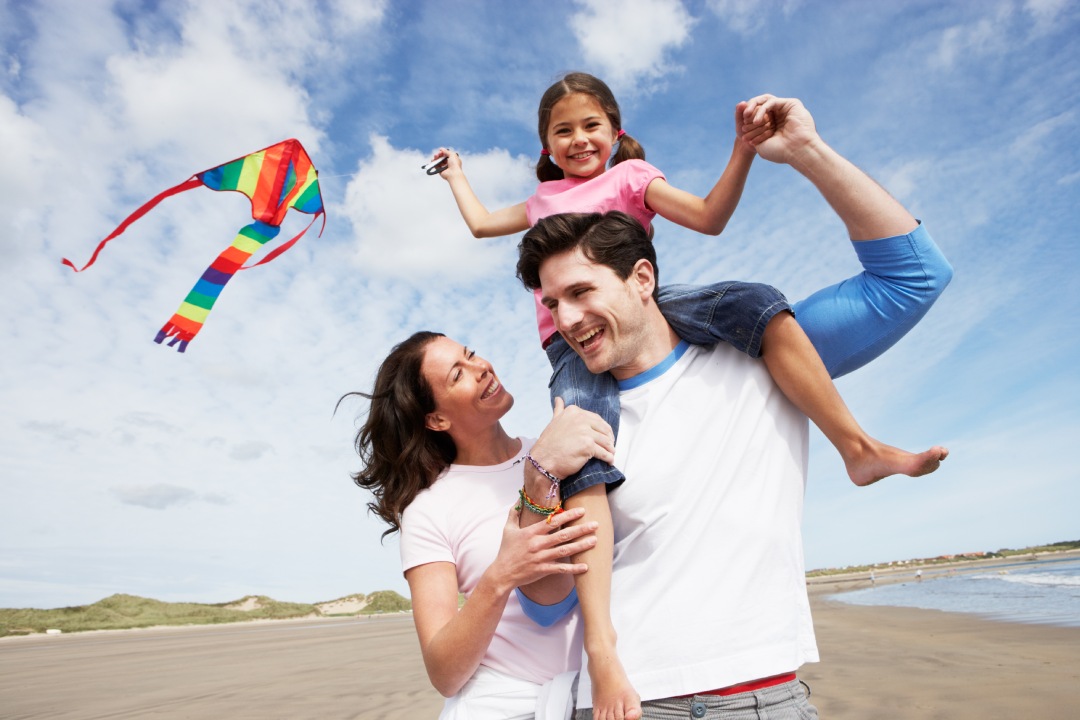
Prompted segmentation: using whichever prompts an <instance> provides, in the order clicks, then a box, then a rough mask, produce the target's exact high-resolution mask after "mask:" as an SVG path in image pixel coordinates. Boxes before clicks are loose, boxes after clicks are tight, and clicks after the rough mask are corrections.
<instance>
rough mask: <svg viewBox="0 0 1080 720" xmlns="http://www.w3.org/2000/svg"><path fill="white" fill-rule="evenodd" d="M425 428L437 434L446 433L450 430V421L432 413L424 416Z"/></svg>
mask: <svg viewBox="0 0 1080 720" xmlns="http://www.w3.org/2000/svg"><path fill="white" fill-rule="evenodd" d="M424 427H426V428H427V429H428V430H434V431H435V432H446V431H447V430H449V429H450V421H449V420H447V419H446V418H445V417H443V416H442V415H440V414H439V413H437V412H430V413H428V414H427V415H425V416H424Z"/></svg>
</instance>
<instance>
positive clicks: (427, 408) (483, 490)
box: [354, 332, 614, 719]
mask: <svg viewBox="0 0 1080 720" xmlns="http://www.w3.org/2000/svg"><path fill="white" fill-rule="evenodd" d="M369 397H370V398H371V409H370V411H369V413H368V416H367V419H366V421H365V422H364V424H363V426H362V427H361V429H360V431H359V432H358V434H357V437H356V448H357V451H358V452H359V454H360V456H361V458H362V459H363V461H364V468H363V469H362V470H361V471H360V472H358V473H356V475H355V476H354V479H355V481H356V483H357V484H358V485H360V486H361V487H364V488H367V489H369V490H371V491H372V492H373V493H374V495H375V500H374V502H372V503H370V507H371V509H372V510H374V511H375V513H376V514H377V515H379V517H381V518H382V519H383V520H385V521H386V522H387V523H388V524H389V525H390V529H389V530H387V533H392V532H395V531H400V532H401V555H402V565H403V569H404V571H405V578H406V580H407V581H408V583H409V590H410V592H411V594H412V601H413V617H414V621H415V623H416V631H417V634H418V635H419V639H420V647H421V651H422V653H423V657H424V664H425V666H426V667H427V671H428V676H429V677H430V679H431V682H432V684H433V685H434V686H435V688H436V689H437V690H438V691H439V692H440V693H441V694H442V695H443V696H445V697H447V698H448V700H447V703H446V706H445V708H444V710H443V713H442V715H441V716H440V717H442V718H464V717H468V718H488V717H490V718H523V719H524V718H532V717H534V714H535V715H536V717H538V718H539V717H544V716H545V715H544V713H545V712H546V711H545V710H544V709H543V708H544V707H545V706H546V705H547V704H548V703H549V701H550V703H551V704H552V705H553V706H554V707H555V712H556V715H554V716H556V717H560V718H562V717H566V716H567V715H566V712H567V699H568V697H569V682H570V679H571V677H572V674H567V675H562V676H561V677H560V678H559V680H558V682H557V683H554V684H551V681H552V680H553V679H554V678H556V677H557V676H560V675H561V674H562V673H565V672H566V671H568V670H575V669H576V668H578V667H579V666H580V662H581V638H580V632H579V630H578V624H577V614H576V613H569V610H570V609H572V607H573V605H574V604H575V603H576V597H575V596H574V595H573V594H572V590H573V575H575V574H578V573H581V572H584V571H585V570H586V567H585V566H584V565H581V564H572V563H569V562H562V560H564V559H566V558H569V557H571V556H573V555H575V554H576V553H578V552H581V551H582V550H585V549H587V548H589V547H592V546H593V545H594V544H595V539H594V538H593V537H592V533H593V532H594V531H595V529H596V524H595V523H591V524H589V523H585V524H582V525H580V526H577V527H572V528H571V527H567V525H568V524H569V523H571V522H573V521H574V520H577V519H579V518H580V517H581V515H582V511H580V510H579V511H567V512H565V513H563V512H558V513H548V512H545V513H544V515H546V516H547V517H548V519H549V520H550V522H538V521H540V520H542V519H543V516H542V515H540V514H537V513H534V512H532V511H530V510H529V509H528V508H529V507H530V505H531V506H533V507H538V506H537V505H536V503H537V502H539V503H540V504H541V505H546V504H550V505H556V504H557V500H546V499H545V498H544V497H543V493H541V492H538V488H539V489H542V488H544V487H545V483H547V481H546V480H544V478H543V476H542V475H541V473H542V472H543V471H546V472H547V473H549V474H552V475H555V476H558V477H566V476H567V475H570V474H572V473H574V472H576V471H577V470H579V469H580V467H581V465H583V464H584V463H585V461H586V460H588V459H589V458H592V457H597V458H600V459H601V460H604V461H605V462H613V461H614V438H613V436H612V433H611V429H610V428H609V427H608V426H607V424H606V423H604V422H603V420H601V419H600V418H599V417H598V416H596V415H593V414H592V413H588V412H586V411H583V410H580V409H579V408H576V407H571V408H566V409H563V408H562V406H561V404H560V405H557V406H556V408H555V414H554V417H553V418H552V421H551V423H550V424H549V425H548V427H547V428H546V429H545V430H544V432H543V433H541V435H540V437H539V439H537V440H536V441H535V442H534V441H532V440H529V439H526V438H519V437H511V436H510V435H509V434H508V433H507V432H506V431H505V430H504V429H503V427H502V424H501V422H500V421H501V419H502V417H503V416H504V415H505V414H506V413H507V412H508V411H509V410H510V408H511V407H512V406H513V403H514V399H513V397H512V396H511V395H510V393H509V392H507V391H506V389H505V388H503V387H502V384H501V383H500V382H499V380H498V377H497V376H496V375H495V372H494V370H493V369H492V367H491V365H490V364H489V363H488V362H487V361H486V360H484V359H482V358H480V357H478V356H477V355H476V354H475V353H474V352H472V351H470V350H469V349H468V348H465V347H463V346H462V345H460V344H459V343H457V342H454V341H453V340H451V339H449V338H447V337H444V336H442V335H440V334H437V333H431V332H418V333H416V334H414V335H413V336H412V337H410V338H408V339H407V340H405V341H404V342H402V343H401V344H399V345H397V346H396V347H395V348H394V349H393V351H392V352H391V353H390V355H389V356H388V357H387V358H386V360H384V361H383V363H382V365H381V366H380V368H379V371H378V373H377V375H376V379H375V389H374V391H373V393H372V394H371V395H370V396H369ZM526 481H528V485H526ZM519 492H521V499H522V500H524V499H525V497H528V498H529V499H530V502H527V503H526V502H519V503H518V505H516V506H514V507H511V504H512V502H513V499H514V497H515V495H518V494H519ZM534 499H536V500H534ZM522 506H523V507H522ZM519 508H521V509H519ZM518 588H519V590H516V589H518ZM458 593H463V594H464V595H465V596H466V600H465V604H464V605H463V606H462V607H461V608H460V610H459V608H458ZM541 623H543V625H542V624H541Z"/></svg>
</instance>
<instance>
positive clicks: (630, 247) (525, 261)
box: [517, 210, 660, 300]
mask: <svg viewBox="0 0 1080 720" xmlns="http://www.w3.org/2000/svg"><path fill="white" fill-rule="evenodd" d="M575 248H581V252H582V254H583V255H585V257H587V258H588V259H589V260H591V261H592V262H594V263H597V264H598V265H606V266H607V267H609V268H611V269H612V270H613V271H614V272H615V274H616V275H618V276H619V277H620V278H621V279H623V280H626V279H627V278H628V277H630V273H631V272H633V270H634V265H636V264H637V261H638V260H643V259H644V260H648V261H649V262H650V263H651V264H652V266H653V273H654V275H655V277H656V282H657V286H656V287H654V288H653V299H654V300H655V299H656V298H657V288H658V287H659V282H660V268H659V267H657V265H656V250H655V248H653V244H652V240H650V239H649V234H648V233H647V232H646V231H645V228H643V227H642V226H641V223H639V222H638V221H637V220H635V219H634V218H632V217H630V216H629V215H627V214H626V213H624V212H619V211H617V210H613V211H612V212H609V213H604V214H601V213H563V214H561V215H551V216H549V217H546V218H544V219H542V220H540V221H539V222H537V223H536V225H534V226H533V227H532V228H531V229H530V230H529V231H528V232H527V233H525V237H523V238H522V239H521V242H520V243H519V244H518V264H517V276H518V279H519V280H521V283H522V284H523V285H524V286H525V287H527V288H528V289H530V290H536V289H537V288H539V287H540V266H541V265H542V264H543V262H544V261H545V260H547V259H548V258H550V257H553V256H555V255H561V254H562V253H564V252H570V251H572V250H574V249H575Z"/></svg>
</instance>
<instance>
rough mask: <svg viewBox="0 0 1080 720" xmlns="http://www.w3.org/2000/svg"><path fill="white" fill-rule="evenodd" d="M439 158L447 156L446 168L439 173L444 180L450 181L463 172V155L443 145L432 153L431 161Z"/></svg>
mask: <svg viewBox="0 0 1080 720" xmlns="http://www.w3.org/2000/svg"><path fill="white" fill-rule="evenodd" d="M439 158H446V169H445V170H443V171H442V172H441V173H439V175H441V176H442V179H443V180H446V181H449V180H450V179H451V178H452V177H455V176H457V175H461V174H462V170H461V156H460V155H458V154H457V153H456V152H454V151H453V150H451V149H450V148H444V147H441V148H439V149H438V150H436V151H435V152H434V153H432V155H431V161H432V162H434V161H436V160H438V159H439Z"/></svg>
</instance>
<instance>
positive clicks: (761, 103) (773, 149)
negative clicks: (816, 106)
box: [736, 95, 821, 165]
mask: <svg viewBox="0 0 1080 720" xmlns="http://www.w3.org/2000/svg"><path fill="white" fill-rule="evenodd" d="M739 106H740V107H741V108H742V125H741V127H740V128H738V129H737V131H736V132H737V134H738V135H739V137H744V136H747V139H748V141H749V142H751V143H752V144H753V145H754V148H755V149H756V150H757V154H758V155H760V156H761V157H763V158H765V159H766V160H769V161H770V162H774V163H783V164H785V165H790V164H792V160H793V159H795V158H796V157H797V156H798V155H799V153H800V152H801V151H803V150H805V149H806V148H808V147H810V146H812V145H814V144H816V143H819V142H821V137H820V136H819V135H818V133H817V128H816V127H814V118H813V117H812V116H811V115H810V112H809V111H808V110H807V109H806V108H805V107H804V106H803V104H802V102H801V101H800V100H797V99H796V98H778V97H775V96H773V95H758V96H757V97H754V98H751V99H750V100H747V101H746V102H745V103H739ZM762 128H768V129H769V130H770V131H771V132H762V130H761V129H762Z"/></svg>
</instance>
